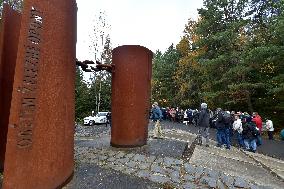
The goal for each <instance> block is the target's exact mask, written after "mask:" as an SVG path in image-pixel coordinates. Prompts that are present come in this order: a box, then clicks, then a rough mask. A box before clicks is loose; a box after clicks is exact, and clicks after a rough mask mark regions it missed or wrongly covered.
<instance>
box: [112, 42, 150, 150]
mask: <svg viewBox="0 0 284 189" xmlns="http://www.w3.org/2000/svg"><path fill="white" fill-rule="evenodd" d="M152 58H153V53H152V52H151V51H150V50H149V49H147V48H145V47H142V46H134V45H125V46H120V47H117V48H115V49H114V50H113V54H112V62H113V64H114V70H113V73H112V96H111V97H112V106H111V112H112V128H111V145H112V146H114V147H136V146H142V145H145V144H146V143H147V135H148V120H149V119H148V116H149V107H150V94H151V90H150V87H151V84H150V83H151V74H152Z"/></svg>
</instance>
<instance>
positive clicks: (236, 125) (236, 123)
mask: <svg viewBox="0 0 284 189" xmlns="http://www.w3.org/2000/svg"><path fill="white" fill-rule="evenodd" d="M233 129H234V130H235V131H238V133H242V131H243V127H242V120H241V119H237V120H235V121H234V123H233Z"/></svg>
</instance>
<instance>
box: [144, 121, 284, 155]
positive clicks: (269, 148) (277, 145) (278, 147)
mask: <svg viewBox="0 0 284 189" xmlns="http://www.w3.org/2000/svg"><path fill="white" fill-rule="evenodd" d="M150 125H151V126H150V128H151V129H152V127H153V126H152V125H153V124H150ZM161 125H162V128H165V129H179V130H184V131H188V132H191V133H195V134H197V130H198V127H195V126H194V125H185V124H182V123H173V122H170V121H162V124H161ZM209 133H210V135H209V138H210V139H212V140H216V129H213V128H210V130H209ZM262 142H263V144H262V145H261V146H258V147H257V152H258V153H262V154H265V155H268V156H271V157H274V158H278V159H282V160H284V141H279V140H267V139H264V138H263V139H262ZM233 144H237V140H236V137H235V138H234V139H233Z"/></svg>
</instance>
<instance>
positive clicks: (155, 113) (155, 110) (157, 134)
mask: <svg viewBox="0 0 284 189" xmlns="http://www.w3.org/2000/svg"><path fill="white" fill-rule="evenodd" d="M162 118H163V114H162V111H161V109H160V107H159V106H158V102H154V104H153V105H152V115H151V119H152V120H153V121H154V122H155V128H154V138H161V135H162V129H161V124H160V122H161V120H162Z"/></svg>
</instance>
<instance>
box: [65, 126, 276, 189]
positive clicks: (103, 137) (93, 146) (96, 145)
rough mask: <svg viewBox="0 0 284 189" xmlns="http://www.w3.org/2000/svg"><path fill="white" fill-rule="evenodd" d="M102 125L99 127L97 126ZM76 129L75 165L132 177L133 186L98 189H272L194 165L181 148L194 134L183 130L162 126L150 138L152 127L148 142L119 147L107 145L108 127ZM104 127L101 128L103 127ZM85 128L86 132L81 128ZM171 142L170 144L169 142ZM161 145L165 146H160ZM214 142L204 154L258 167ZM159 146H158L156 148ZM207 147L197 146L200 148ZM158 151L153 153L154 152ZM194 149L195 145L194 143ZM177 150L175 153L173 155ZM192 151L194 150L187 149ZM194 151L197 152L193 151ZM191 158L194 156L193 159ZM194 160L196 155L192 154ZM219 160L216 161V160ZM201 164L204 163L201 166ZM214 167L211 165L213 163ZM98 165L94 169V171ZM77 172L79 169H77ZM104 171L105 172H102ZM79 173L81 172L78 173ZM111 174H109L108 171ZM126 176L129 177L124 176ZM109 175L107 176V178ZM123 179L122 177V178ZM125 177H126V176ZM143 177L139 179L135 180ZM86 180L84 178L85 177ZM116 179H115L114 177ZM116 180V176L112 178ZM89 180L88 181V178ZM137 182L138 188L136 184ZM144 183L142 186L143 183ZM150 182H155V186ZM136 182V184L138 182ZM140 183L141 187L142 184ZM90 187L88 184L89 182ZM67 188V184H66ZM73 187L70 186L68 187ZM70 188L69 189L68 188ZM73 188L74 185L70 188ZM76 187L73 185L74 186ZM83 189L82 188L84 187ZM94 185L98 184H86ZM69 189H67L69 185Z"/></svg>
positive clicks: (245, 157) (246, 157) (191, 143)
mask: <svg viewBox="0 0 284 189" xmlns="http://www.w3.org/2000/svg"><path fill="white" fill-rule="evenodd" d="M100 127H101V128H100ZM100 127H98V128H95V129H93V128H92V127H85V128H77V129H76V131H77V133H76V135H75V146H76V147H75V161H76V165H80V166H82V165H84V166H87V165H88V166H87V167H89V168H90V167H99V168H101V169H103V170H112V171H114V172H116V173H117V174H118V173H120V174H122V176H120V177H121V178H122V180H127V179H128V180H129V179H133V183H136V184H135V186H134V185H132V186H131V185H127V186H126V185H124V187H123V186H121V187H118V186H113V185H112V186H110V185H107V183H106V184H105V186H104V187H98V188H117V187H118V188H125V189H128V188H143V187H144V188H157V186H159V188H181V189H182V188H219V189H223V188H224V189H228V188H251V189H257V188H273V187H268V186H264V185H262V184H259V183H258V184H257V183H256V182H255V180H253V179H247V178H244V177H241V175H238V174H228V172H226V171H224V170H222V169H215V168H213V169H212V168H210V166H205V165H206V164H201V165H200V164H198V161H196V160H195V161H196V162H197V164H195V163H193V162H194V161H191V159H190V158H191V156H188V157H189V158H184V156H183V155H182V150H181V149H183V148H184V146H187V145H188V148H190V147H192V146H193V143H194V140H195V138H196V135H194V134H192V133H189V132H186V131H184V130H177V129H176V130H174V129H164V130H163V131H164V136H163V137H164V139H163V140H156V139H152V138H151V136H152V129H150V131H149V139H148V145H146V146H144V147H141V148H133V149H120V148H113V147H110V146H109V140H110V138H109V131H110V130H109V128H107V127H104V126H100ZM102 127H103V128H102ZM84 129H86V130H87V132H85V131H84ZM171 142H172V143H171ZM163 145H164V148H163V147H162V146H163ZM214 145H215V142H214V141H210V146H211V147H210V148H207V150H206V153H208V154H209V155H214V157H215V156H218V157H219V156H220V157H222V158H223V157H224V158H228V160H232V161H240V162H244V163H246V164H248V165H250V166H259V165H258V162H255V161H254V160H253V159H252V158H251V157H249V156H246V155H245V154H244V153H241V154H240V151H238V150H236V149H233V150H231V151H230V153H228V151H227V150H217V151H216V149H215V150H214V148H215V147H213V146H214ZM159 146H160V148H161V149H159V150H160V151H159V150H158V149H157V148H159ZM170 146H172V147H173V149H171V150H172V151H170V150H169V152H168V153H164V154H162V155H161V153H160V152H162V151H164V152H165V151H166V150H167V149H169V147H170ZM203 148H205V149H206V147H201V146H200V147H198V148H197V150H198V149H203ZM155 149H156V151H157V153H152V152H153V151H155ZM194 150H195V146H194ZM175 152H176V154H175ZM190 153H194V151H192V152H190ZM195 153H196V152H195ZM192 159H194V158H192ZM195 159H196V157H195ZM216 161H218V160H216ZM202 165H204V166H202ZM213 167H214V166H213ZM97 169H98V168H95V170H97ZM76 171H77V172H80V169H79V170H76ZM104 173H105V172H104ZM79 174H80V173H79ZM109 174H110V175H112V173H111V172H110V173H109ZM75 175H76V172H75ZM123 175H128V177H127V176H126V177H125V176H123ZM111 177H112V176H110V179H112V178H111ZM123 178H124V179H123ZM126 178H127V179H126ZM136 178H137V179H142V180H140V181H138V180H135V179H136ZM84 179H85V178H84ZM116 179H117V178H116ZM114 180H115V178H114ZM88 182H90V181H88ZM137 182H138V183H139V182H140V183H141V187H137ZM142 183H144V185H143V184H142ZM152 183H156V184H157V185H154V184H152ZM138 185H139V184H138ZM142 185H143V186H142ZM73 186H74V185H73ZM90 186H91V185H90ZM67 188H68V187H67ZM71 188H72V187H71ZM71 188H70V189H71ZM73 188H74V187H73ZM75 188H76V187H75ZM83 188H84V187H83ZM89 188H97V187H89ZM68 189H69V188H68Z"/></svg>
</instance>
